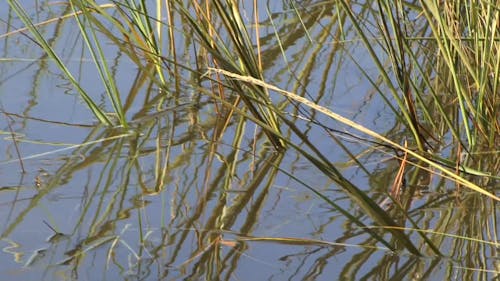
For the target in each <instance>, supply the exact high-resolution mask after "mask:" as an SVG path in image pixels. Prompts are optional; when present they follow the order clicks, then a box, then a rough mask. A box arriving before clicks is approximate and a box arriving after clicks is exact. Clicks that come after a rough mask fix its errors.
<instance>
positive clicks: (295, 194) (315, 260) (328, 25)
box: [0, 1, 499, 280]
mask: <svg viewBox="0 0 500 281" xmlns="http://www.w3.org/2000/svg"><path fill="white" fill-rule="evenodd" d="M21 2H22V1H21ZM302 2H304V3H303V4H302V6H300V7H299V9H298V11H301V12H302V13H303V14H302V17H303V18H302V19H301V20H298V18H297V14H296V13H295V12H294V11H295V10H294V9H292V7H290V6H287V5H281V4H279V5H278V4H277V3H273V4H271V3H267V5H264V3H262V6H259V8H258V10H259V21H260V23H261V26H260V36H261V37H260V44H261V46H260V48H262V49H261V52H262V59H263V68H264V73H265V76H266V81H267V82H269V83H271V84H273V85H276V86H278V87H280V88H282V89H286V90H288V91H293V92H295V93H297V94H300V95H304V96H307V97H309V98H310V99H312V100H314V101H315V102H317V103H318V104H320V105H322V106H325V107H327V108H329V109H330V110H332V111H334V112H336V113H339V114H341V115H343V116H345V117H348V118H350V119H352V120H353V121H356V122H358V123H361V124H363V125H364V126H365V127H368V128H371V129H374V130H376V131H378V132H383V133H384V134H386V135H390V136H392V137H393V139H394V138H396V140H400V141H402V140H403V138H404V136H405V135H406V134H408V132H405V131H404V129H403V128H401V127H400V126H399V125H398V121H397V120H395V119H394V117H393V116H392V113H391V111H390V110H389V109H388V108H387V106H386V104H385V103H384V101H383V100H382V98H381V97H380V96H377V95H376V94H375V92H374V91H373V85H372V84H371V83H370V82H369V81H368V79H367V78H366V75H368V76H370V75H373V77H376V73H377V70H376V68H375V67H374V65H373V62H372V61H371V59H370V57H369V55H368V54H367V53H366V50H365V48H364V47H363V45H362V44H361V43H360V42H359V41H356V40H355V39H356V34H355V33H354V32H349V30H350V28H349V25H347V26H345V27H344V28H345V29H346V30H347V31H348V32H346V34H345V35H344V36H346V37H345V38H344V39H343V40H341V43H339V37H338V36H336V34H334V32H335V30H336V29H337V28H338V26H337V24H335V23H332V22H335V19H336V17H337V15H336V14H335V13H334V12H332V11H335V7H334V4H332V3H330V4H329V3H321V2H318V3H313V2H311V3H305V2H310V1H302ZM23 4H25V3H23ZM149 4H150V5H151V7H154V6H153V3H152V1H151V3H149ZM306 4H308V5H306ZM360 7H362V6H354V7H353V9H354V10H355V11H358V12H360V13H362V12H363V11H364V9H361V8H360ZM24 8H25V9H26V10H27V11H28V13H29V15H30V17H31V19H32V20H33V22H35V23H41V24H40V26H39V27H40V29H41V31H42V33H43V34H44V37H45V38H46V40H47V41H49V42H50V44H51V45H52V46H53V47H54V49H55V50H56V51H57V53H58V55H59V56H60V57H61V58H62V60H63V62H64V63H65V64H66V65H67V67H68V68H69V70H70V72H71V73H72V74H73V75H74V77H75V78H76V80H77V81H78V82H79V83H80V84H81V85H82V86H83V88H84V89H85V91H86V92H87V93H89V95H90V96H91V98H92V99H93V100H94V101H96V103H97V104H98V105H99V106H100V107H101V108H104V109H105V110H106V111H108V112H111V111H112V108H111V106H110V103H109V100H108V98H107V97H106V94H105V89H104V86H103V83H102V81H101V80H100V78H99V76H98V74H97V71H96V66H95V64H94V62H93V60H92V58H91V56H90V54H89V52H88V49H87V47H86V46H85V44H84V42H83V41H82V38H81V34H80V31H79V29H78V26H77V24H76V21H75V20H74V19H72V18H71V17H69V18H63V19H58V18H59V17H62V16H63V15H67V14H70V13H71V10H69V9H68V6H67V5H65V4H64V3H55V2H46V1H36V5H35V4H27V3H26V4H25V5H24ZM113 9H115V8H109V10H108V12H109V13H110V14H111V15H114V16H116V17H117V18H119V17H118V14H119V13H118V12H117V10H113ZM152 9H154V8H152ZM242 9H243V11H247V12H248V14H245V15H244V18H245V19H247V20H248V22H247V23H248V28H249V29H250V30H251V28H253V27H252V25H251V22H252V15H251V13H252V12H251V11H252V10H251V7H250V6H244V7H242ZM151 14H155V13H154V12H153V13H151ZM366 17H367V18H366V20H367V21H370V20H371V19H370V16H369V15H367V16H366ZM0 18H1V19H2V22H0V31H1V32H0V52H1V53H2V55H1V59H0V109H1V111H2V113H1V117H0V130H1V131H0V132H1V134H2V138H1V139H0V151H1V152H2V153H1V154H0V155H1V156H0V221H1V226H0V233H1V241H0V243H1V244H0V245H1V246H0V248H1V249H2V251H1V252H0V276H2V278H1V279H2V280H7V279H9V280H13V279H17V280H389V279H391V278H392V279H393V280H445V279H449V278H456V279H458V280H466V278H468V277H467V276H469V277H471V278H476V277H478V276H481V277H482V278H493V277H495V276H497V275H496V274H497V273H498V268H499V267H498V254H497V253H496V249H497V248H498V244H496V246H495V244H493V246H492V245H491V244H490V245H488V244H480V245H481V246H477V245H476V246H471V244H470V243H467V242H464V241H458V242H457V241H456V240H455V239H453V238H450V237H444V236H439V238H436V240H439V242H437V243H438V244H439V245H440V246H439V248H440V251H442V252H443V254H444V256H447V255H449V256H451V257H450V258H443V257H441V256H439V255H436V253H435V252H434V251H432V250H430V249H429V247H427V246H425V243H423V242H422V238H421V237H420V236H419V234H418V233H416V232H408V236H409V237H410V238H411V240H412V241H414V242H415V245H417V247H418V248H419V250H420V251H422V256H417V255H414V254H411V253H409V252H408V251H406V250H405V249H404V247H402V246H401V245H399V246H398V245H397V244H398V243H397V241H395V240H394V239H393V238H391V234H389V233H388V232H380V233H381V235H382V237H383V239H384V240H386V241H390V243H389V246H391V247H394V248H393V249H392V250H391V249H389V248H388V247H387V246H388V245H384V244H383V243H380V241H378V240H376V239H374V238H373V236H372V235H370V234H369V233H367V231H366V228H364V227H360V225H359V224H356V223H354V222H353V221H352V218H346V215H345V214H344V213H342V212H339V209H342V210H344V211H345V212H347V213H349V214H350V215H352V216H353V217H354V218H356V219H357V220H359V221H360V222H361V223H362V224H364V225H366V226H374V225H376V224H375V223H374V222H373V221H372V219H371V218H370V216H369V215H368V214H366V213H364V211H363V210H362V209H360V208H359V206H357V204H356V203H355V201H353V200H351V199H350V197H349V196H348V195H346V193H345V192H344V190H343V188H342V187H341V186H339V185H338V183H336V182H334V181H333V180H332V179H331V178H329V177H328V176H326V175H325V174H324V173H323V172H322V171H321V170H319V169H318V168H317V167H316V166H315V165H314V164H312V163H311V161H309V160H308V159H307V158H306V157H304V154H303V153H299V152H298V151H297V150H296V149H291V148H289V149H286V150H284V151H281V152H278V151H276V150H275V149H274V148H273V147H272V145H270V143H269V142H268V141H267V139H266V135H265V134H263V133H262V131H261V130H260V129H259V127H258V126H256V125H255V124H254V123H253V122H250V121H248V120H245V119H244V118H241V116H238V115H237V114H236V115H235V116H233V118H232V119H230V121H229V122H226V119H224V118H222V115H223V114H221V112H222V110H221V105H220V104H217V103H216V102H214V99H213V98H212V97H211V96H210V95H207V94H206V91H212V90H213V89H214V88H216V85H214V84H211V83H209V82H208V81H206V80H205V81H201V82H200V80H197V79H195V78H194V77H193V74H192V73H191V72H190V71H179V72H178V73H176V74H173V73H172V72H171V71H172V69H171V68H169V67H171V66H172V65H169V66H168V67H165V68H164V69H163V71H164V72H165V77H166V81H165V87H162V88H160V87H159V86H158V84H157V83H156V82H154V81H153V79H151V78H150V76H148V75H147V74H145V73H146V72H148V71H149V69H148V67H151V66H150V65H148V64H147V63H146V61H145V60H141V61H139V62H137V61H135V60H134V59H131V58H130V57H129V56H127V52H125V51H123V49H122V48H121V47H122V46H119V45H117V44H116V42H113V41H112V40H110V37H109V36H108V34H106V33H104V32H97V33H96V36H98V40H99V41H100V42H101V44H102V45H101V46H102V47H104V50H103V51H104V53H105V56H106V58H108V59H107V63H108V65H109V66H110V69H111V73H112V77H113V79H114V80H115V81H116V84H117V87H118V91H119V93H120V95H121V99H122V102H123V104H124V107H125V110H126V118H127V120H129V121H130V127H129V128H123V127H122V126H118V125H117V126H114V127H112V128H110V127H106V126H103V125H99V124H98V122H97V120H96V118H95V117H94V116H93V115H92V112H91V111H90V110H89V109H88V108H87V106H86V105H85V103H84V102H83V101H82V99H81V97H80V96H79V94H78V92H77V91H75V89H74V87H73V86H72V84H71V83H70V82H69V81H68V79H67V77H66V76H65V75H64V74H63V73H62V72H61V70H60V69H59V68H58V67H57V65H56V64H55V63H54V62H53V60H51V59H50V58H49V57H47V56H46V55H45V53H44V51H43V50H42V49H41V48H40V47H39V46H38V45H37V44H35V43H34V42H33V41H32V39H33V37H32V35H31V34H30V33H29V31H26V30H22V27H23V26H24V25H23V23H22V21H20V20H19V18H18V16H17V15H16V13H14V12H13V11H12V9H10V7H9V5H8V4H6V3H3V4H0ZM161 20H163V21H166V19H165V18H162V19H161ZM174 23H175V24H176V26H177V27H176V29H175V37H174V38H175V39H176V40H175V41H176V43H175V44H176V48H175V49H176V50H177V52H178V53H177V58H180V59H182V61H181V62H180V64H182V65H184V66H186V67H187V68H194V67H195V65H196V64H197V63H199V62H198V59H199V56H201V55H200V54H196V52H197V51H196V50H197V49H199V48H200V47H199V45H197V44H198V43H195V42H197V41H196V40H195V39H194V38H193V37H192V35H191V34H190V31H187V29H183V28H185V27H183V25H182V24H185V22H182V19H181V18H180V17H176V18H175V19H174ZM163 28H166V27H165V26H163ZM107 29H108V31H109V32H110V34H115V35H117V36H119V35H120V32H119V31H118V30H117V27H116V26H113V25H111V24H110V25H109V26H107ZM306 30H307V32H306ZM276 34H278V35H279V38H281V42H278V40H277V36H276ZM252 36H253V37H252V38H253V40H255V34H253V35H252ZM167 43H168V42H167ZM167 43H166V44H165V54H166V55H165V56H168V54H170V53H169V49H168V47H167V46H168V44H167ZM197 56H198V57H197ZM359 65H362V69H361V68H360V67H359ZM176 75H180V76H176ZM381 87H383V86H381ZM228 94H231V93H230V92H228ZM271 99H273V101H275V102H277V103H283V102H284V101H285V99H284V98H283V97H282V96H280V95H278V94H276V93H274V94H273V96H272V97H271ZM304 110H305V111H304ZM283 112H285V115H286V116H287V117H288V118H289V119H290V120H292V122H294V123H295V124H296V126H297V128H299V129H300V130H301V131H302V132H303V134H304V135H306V136H307V139H308V140H309V141H310V142H311V143H313V144H314V146H315V147H316V148H317V149H318V150H319V151H320V152H321V154H322V155H324V157H326V159H327V160H328V161H329V162H330V163H332V164H333V165H334V166H335V167H337V169H338V170H339V171H340V172H341V173H342V175H343V176H344V177H345V178H346V179H347V180H349V181H350V182H351V183H353V184H354V185H356V186H357V187H359V188H360V189H361V190H363V191H364V192H365V193H366V194H367V195H368V196H369V197H371V198H373V199H374V201H376V202H378V203H379V204H380V206H381V208H385V209H387V208H389V207H388V206H387V205H386V204H385V202H386V201H387V200H386V199H387V198H388V196H387V194H388V192H389V190H390V188H391V185H392V183H393V181H394V178H395V176H396V173H397V170H398V167H399V162H398V161H397V160H395V158H394V155H393V152H392V151H389V150H386V149H385V150H384V149H383V148H377V149H372V148H373V144H372V143H370V142H368V141H366V138H358V137H357V136H358V133H357V132H356V131H354V130H353V129H351V128H348V127H346V126H345V125H342V124H340V123H338V122H335V121H333V120H331V119H329V118H326V117H324V116H321V115H316V114H315V113H312V115H311V111H310V110H308V109H305V108H301V109H298V108H297V107H295V106H293V105H291V104H287V105H285V108H284V109H283ZM109 116H110V118H111V119H113V120H115V119H116V118H115V117H116V116H115V115H113V114H111V113H110V114H109ZM311 118H313V119H314V120H315V121H316V123H314V122H310V121H311ZM318 122H319V123H320V124H323V125H325V126H326V127H328V128H327V129H325V128H323V127H321V126H318V125H317V123H318ZM283 133H284V134H285V135H287V134H288V135H290V140H291V142H292V143H295V144H296V145H297V146H298V147H301V148H303V149H305V150H310V148H307V146H306V145H305V144H304V142H303V139H301V138H299V137H297V136H295V135H294V134H292V133H291V131H290V130H289V129H286V128H285V127H284V129H283ZM353 134H354V135H353ZM349 154H352V155H355V156H356V159H357V161H359V162H358V163H356V162H355V161H353V159H352V157H350V156H349ZM419 176H420V177H421V178H422V181H426V180H427V183H426V184H422V185H421V187H422V190H423V191H425V192H423V195H421V196H414V197H412V198H411V200H412V203H411V204H410V205H411V207H410V210H409V211H408V212H409V215H410V216H411V218H412V220H413V221H414V222H416V223H417V224H418V225H419V226H420V227H421V228H422V229H431V230H432V229H434V230H435V231H443V232H447V231H448V232H449V231H450V229H454V230H455V231H456V230H457V228H458V227H460V226H458V225H457V226H451V227H449V228H448V227H444V226H442V225H445V224H450V223H453V221H456V219H457V218H462V219H463V220H468V217H467V215H466V214H467V213H468V214H470V213H471V210H472V212H481V211H478V208H480V204H481V199H480V198H476V199H475V200H474V199H473V198H471V199H470V201H468V203H467V204H468V205H467V204H456V205H455V204H454V203H453V202H454V198H453V196H452V195H450V189H451V188H452V185H451V184H449V183H447V182H446V181H443V180H442V179H439V178H432V179H430V177H429V175H428V174H426V173H424V172H419ZM424 187H425V188H424ZM312 190H315V191H317V192H319V193H321V194H323V195H324V196H325V197H326V198H328V199H329V200H331V202H333V203H334V204H333V205H332V204H330V203H328V202H327V201H325V199H324V198H321V197H319V196H318V195H317V194H315V193H314V192H312ZM442 202H448V203H442ZM449 202H451V203H449ZM334 206H337V207H334ZM484 208H486V207H484ZM467 210H469V211H468V212H467ZM490 210H491V209H490ZM493 210H494V209H493ZM493 225H496V224H493ZM406 227H409V228H412V224H410V223H408V224H406ZM441 227H443V228H441ZM471 227H472V224H471ZM488 227H491V226H490V225H489V226H488ZM488 231H491V229H490V230H485V234H486V233H490V232H488ZM493 232H495V230H493ZM483 239H486V238H483ZM452 248H454V249H455V250H451V249H452ZM478 248H481V254H478V255H477V256H476V255H467V254H466V252H467V251H469V250H474V251H475V250H477V249H478ZM477 269H481V270H484V271H482V272H479V273H478V271H477ZM4 278H6V279H4ZM462 278H465V279H462Z"/></svg>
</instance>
